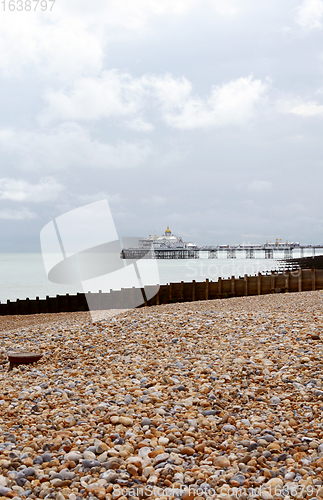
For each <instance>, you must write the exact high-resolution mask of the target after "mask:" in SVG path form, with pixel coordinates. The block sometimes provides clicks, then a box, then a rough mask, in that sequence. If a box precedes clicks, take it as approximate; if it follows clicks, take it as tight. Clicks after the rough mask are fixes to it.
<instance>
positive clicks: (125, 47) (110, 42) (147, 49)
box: [0, 0, 323, 252]
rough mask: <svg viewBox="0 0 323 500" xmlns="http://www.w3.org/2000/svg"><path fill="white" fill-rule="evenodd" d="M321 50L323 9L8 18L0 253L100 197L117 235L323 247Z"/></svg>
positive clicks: (314, 2) (126, 9)
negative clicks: (106, 202)
mask: <svg viewBox="0 0 323 500" xmlns="http://www.w3.org/2000/svg"><path fill="white" fill-rule="evenodd" d="M34 4H35V5H36V2H34ZM51 5H52V4H51V3H48V8H49V7H50V6H51ZM1 8H3V5H2V4H1ZM322 40H323V1H322V0H303V1H300V0H285V1H284V2H281V0H280V1H278V0H270V1H269V0H266V1H264V0H258V1H257V2H255V1H254V0H252V1H251V0H163V1H161V0H135V1H134V0H96V1H95V2H89V1H88V0H56V2H55V4H54V5H53V8H52V11H51V12H48V11H46V12H42V11H40V10H37V11H36V12H33V11H31V12H17V11H12V12H10V11H8V10H7V11H6V12H3V11H1V13H0V82H1V92H0V109H1V113H0V168H1V170H0V227H1V233H0V234H1V236H0V238H1V239H0V251H2V252H5V251H6V252H14V251H34V252H38V251H40V244H39V233H40V230H41V229H42V227H43V226H44V225H45V224H47V223H48V222H49V221H50V220H51V219H53V218H55V217H57V216H59V215H61V214H63V213H65V212H67V211H69V210H71V209H73V208H76V207H79V206H82V205H84V204H87V203H91V202H92V201H96V200H100V199H104V198H108V200H109V203H110V206H111V210H112V212H113V216H114V219H115V223H116V227H117V230H118V232H119V235H120V236H122V235H124V236H134V235H136V236H137V235H142V236H145V235H148V234H151V233H155V232H156V233H157V234H160V233H162V232H163V231H164V230H165V228H166V226H167V225H169V226H170V228H171V229H172V231H173V232H174V233H175V234H178V235H180V236H182V237H183V238H184V240H186V241H193V242H195V243H199V244H226V243H242V242H251V243H262V242H265V241H266V240H273V239H275V238H282V240H283V241H285V240H292V241H300V242H302V243H310V242H312V243H323V225H322V222H323V215H322V205H323V200H322V180H323V169H322V166H323V161H322V152H323V137H322V136H323V134H322V131H323V128H322V123H323V44H322Z"/></svg>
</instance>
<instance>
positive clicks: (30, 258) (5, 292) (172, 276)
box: [0, 251, 311, 303]
mask: <svg viewBox="0 0 323 500" xmlns="http://www.w3.org/2000/svg"><path fill="white" fill-rule="evenodd" d="M277 254H278V252H277ZM307 255H311V253H308V254H305V255H304V256H307ZM283 257H284V255H283V253H282V254H281V255H277V259H273V260H271V259H264V258H261V259H260V258H255V259H239V258H235V259H231V258H230V259H228V258H226V256H225V254H224V255H223V256H220V257H219V258H217V259H208V258H206V254H203V252H201V254H200V258H199V259H194V260H177V259H176V260H156V261H155V262H156V264H157V268H158V275H159V280H158V281H159V283H158V284H160V285H163V284H167V283H176V282H180V281H185V282H190V281H192V280H195V281H205V279H206V278H208V279H209V280H210V281H217V279H218V278H219V277H221V278H228V277H231V276H235V277H236V278H238V277H239V276H244V274H248V275H254V274H257V273H258V272H261V273H265V272H266V271H271V270H276V269H279V264H280V259H283ZM293 257H299V255H297V252H296V251H294V252H293ZM151 284H153V283H151ZM119 285H120V286H119ZM122 286H123V285H122V284H121V283H118V279H115V280H114V282H113V286H112V289H114V290H117V289H120V288H121V287H122ZM88 288H89V287H88V284H87V289H85V290H84V289H83V286H82V283H78V284H77V283H76V284H57V283H53V282H52V281H50V280H49V279H48V276H47V273H46V271H45V267H44V262H43V258H42V254H41V253H2V254H0V301H1V302H2V303H4V302H6V301H7V300H8V299H9V300H12V301H13V300H16V299H17V298H19V299H25V298H27V297H29V298H30V299H34V298H36V297H39V298H45V297H46V296H47V295H48V296H50V297H55V296H56V295H65V294H66V293H69V294H71V295H72V294H76V293H77V292H87V291H89V290H88ZM90 291H93V292H95V291H97V290H95V289H93V290H90ZM104 291H105V290H104Z"/></svg>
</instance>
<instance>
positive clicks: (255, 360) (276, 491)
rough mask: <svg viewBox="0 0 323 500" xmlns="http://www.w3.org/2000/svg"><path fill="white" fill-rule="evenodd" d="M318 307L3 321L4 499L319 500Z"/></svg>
mask: <svg viewBox="0 0 323 500" xmlns="http://www.w3.org/2000/svg"><path fill="white" fill-rule="evenodd" d="M322 306H323V292H321V291H316V292H302V293H293V294H273V295H263V296H256V297H243V298H232V299H223V300H212V301H203V302H190V303H180V304H168V305H163V306H154V307H149V308H147V307H144V308H140V309H135V310H129V311H125V312H122V313H118V314H114V312H112V313H111V316H110V317H105V318H104V319H102V320H98V321H95V322H93V320H92V318H91V316H90V314H89V313H61V314H47V315H35V316H16V317H1V318H0V387H1V390H0V499H1V498H14V499H15V500H18V499H25V498H42V499H43V498H50V499H57V500H64V499H69V500H81V499H83V498H86V499H94V500H95V499H98V500H104V499H109V500H110V499H111V500H117V499H119V500H127V499H134V500H137V499H139V500H141V499H145V498H152V499H155V498H159V499H161V500H166V499H168V498H170V499H174V498H179V499H183V500H193V498H195V500H203V499H205V498H221V499H225V500H229V499H233V500H235V499H237V498H242V499H245V500H246V499H249V498H259V499H263V500H271V499H272V498H273V499H274V498H275V499H280V498H285V499H286V500H288V499H290V498H312V499H314V498H323V376H322V354H323V344H322V342H323V309H322ZM14 351H38V352H41V353H42V354H43V357H42V359H41V360H40V361H38V362H37V363H34V364H30V365H20V366H19V367H17V368H14V369H13V370H11V371H8V367H9V363H8V355H9V354H10V353H13V352H14Z"/></svg>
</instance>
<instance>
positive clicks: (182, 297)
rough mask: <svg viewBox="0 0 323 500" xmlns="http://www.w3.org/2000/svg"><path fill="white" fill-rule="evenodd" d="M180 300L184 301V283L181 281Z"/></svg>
mask: <svg viewBox="0 0 323 500" xmlns="http://www.w3.org/2000/svg"><path fill="white" fill-rule="evenodd" d="M181 300H184V281H181Z"/></svg>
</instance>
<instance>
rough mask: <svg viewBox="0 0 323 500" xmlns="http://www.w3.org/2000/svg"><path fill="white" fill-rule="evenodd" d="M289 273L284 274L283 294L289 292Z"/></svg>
mask: <svg viewBox="0 0 323 500" xmlns="http://www.w3.org/2000/svg"><path fill="white" fill-rule="evenodd" d="M289 278H290V276H289V271H286V272H285V292H289Z"/></svg>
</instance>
